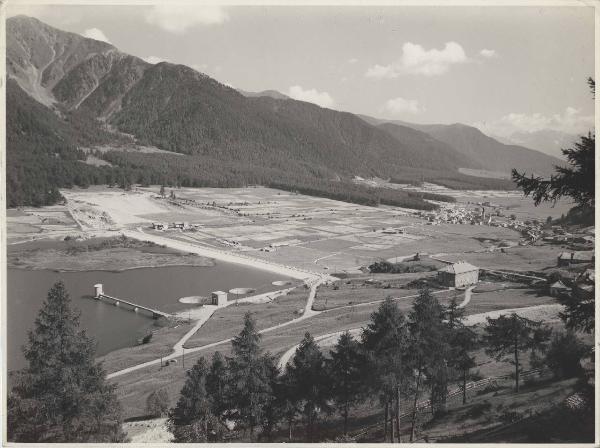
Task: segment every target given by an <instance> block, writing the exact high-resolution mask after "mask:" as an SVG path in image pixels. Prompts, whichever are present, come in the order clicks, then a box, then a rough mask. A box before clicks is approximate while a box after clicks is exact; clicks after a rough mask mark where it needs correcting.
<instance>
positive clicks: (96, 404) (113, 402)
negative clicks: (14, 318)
mask: <svg viewBox="0 0 600 448" xmlns="http://www.w3.org/2000/svg"><path fill="white" fill-rule="evenodd" d="M95 351H96V348H95V343H94V342H93V340H92V339H90V338H88V337H87V335H86V334H85V332H84V331H80V330H79V314H78V313H77V312H75V311H74V310H73V309H72V308H71V299H70V298H69V294H68V293H67V291H66V289H65V285H64V283H63V282H57V283H56V284H54V286H53V287H52V288H51V289H50V291H49V292H48V297H47V299H46V301H45V302H44V304H43V305H42V308H41V309H40V311H39V314H38V316H37V318H36V320H35V325H34V329H33V330H32V331H30V332H29V341H28V343H27V345H26V346H25V347H24V354H25V359H26V360H27V363H28V365H27V367H25V368H24V369H23V370H21V371H20V372H18V374H17V376H16V384H15V386H14V388H13V390H12V391H11V393H10V395H9V398H8V422H7V429H8V439H9V440H11V441H14V442H37V443H49V442H80V443H83V442H105V443H109V442H111V443H116V442H123V441H125V440H126V437H125V434H124V433H123V430H122V426H121V425H122V418H121V408H120V405H119V403H118V402H117V398H116V395H115V392H114V390H115V386H113V385H111V384H108V383H107V382H106V377H105V373H104V370H103V369H102V367H101V365H100V364H98V363H96V362H95V360H94V357H95Z"/></svg>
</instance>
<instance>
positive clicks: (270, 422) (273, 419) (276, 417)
mask: <svg viewBox="0 0 600 448" xmlns="http://www.w3.org/2000/svg"><path fill="white" fill-rule="evenodd" d="M262 361H263V363H264V369H265V374H266V377H267V382H268V385H269V391H270V393H269V395H268V396H267V399H266V401H265V404H264V407H263V419H262V421H261V422H260V425H261V429H262V433H261V438H262V439H264V440H266V441H270V440H271V435H272V432H273V429H274V428H275V426H276V425H277V423H278V422H279V421H280V420H281V418H282V415H281V414H280V408H279V402H278V399H277V387H278V384H279V367H277V361H276V358H275V357H274V356H271V355H270V354H269V353H267V354H265V355H263V357H262Z"/></svg>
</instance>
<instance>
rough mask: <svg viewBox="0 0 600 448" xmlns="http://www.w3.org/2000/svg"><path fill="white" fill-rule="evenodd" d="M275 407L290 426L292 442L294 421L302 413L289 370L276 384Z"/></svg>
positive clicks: (289, 433) (290, 439)
mask: <svg viewBox="0 0 600 448" xmlns="http://www.w3.org/2000/svg"><path fill="white" fill-rule="evenodd" d="M274 392H275V398H276V402H275V405H276V407H277V409H278V410H279V412H280V413H281V415H282V417H283V418H285V420H286V422H287V425H288V440H289V441H290V442H291V441H292V428H293V425H294V419H295V418H296V415H297V414H298V413H299V412H300V400H299V399H298V397H296V390H295V388H294V383H293V378H292V377H291V376H290V372H289V370H286V371H285V372H284V373H283V374H282V375H281V376H280V377H279V378H278V381H277V382H276V383H275V387H274Z"/></svg>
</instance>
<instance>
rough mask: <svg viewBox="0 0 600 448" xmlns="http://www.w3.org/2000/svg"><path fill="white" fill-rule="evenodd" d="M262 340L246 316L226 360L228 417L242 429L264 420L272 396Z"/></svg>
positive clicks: (249, 318) (251, 431) (248, 315)
mask: <svg viewBox="0 0 600 448" xmlns="http://www.w3.org/2000/svg"><path fill="white" fill-rule="evenodd" d="M260 339H261V336H260V334H259V333H258V331H257V330H256V323H255V321H254V319H253V318H252V315H251V314H250V313H249V312H248V313H246V315H245V316H244V328H243V329H242V331H241V332H240V334H239V335H238V336H236V337H235V338H233V340H232V342H231V347H232V354H233V356H232V357H231V358H229V359H228V370H229V388H228V389H229V397H228V403H229V406H228V407H229V409H230V410H232V412H231V415H230V417H231V418H232V419H233V420H235V421H236V422H237V423H238V424H239V425H240V426H241V427H243V428H249V429H250V434H251V436H253V435H254V429H255V428H256V426H258V425H259V424H260V422H262V421H263V419H264V416H265V415H264V413H265V406H266V405H267V403H268V402H269V400H270V397H271V395H272V390H271V384H270V380H269V376H268V372H267V371H266V368H265V366H266V365H265V361H264V359H263V356H262V353H261V352H262V351H261V348H260Z"/></svg>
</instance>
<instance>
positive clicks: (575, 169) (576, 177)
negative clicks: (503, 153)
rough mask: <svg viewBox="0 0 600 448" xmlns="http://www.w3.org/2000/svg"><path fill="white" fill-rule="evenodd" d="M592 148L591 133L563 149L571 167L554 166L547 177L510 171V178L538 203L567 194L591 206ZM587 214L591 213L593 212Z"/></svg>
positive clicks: (580, 205)
mask: <svg viewBox="0 0 600 448" xmlns="http://www.w3.org/2000/svg"><path fill="white" fill-rule="evenodd" d="M588 85H589V86H590V90H591V91H592V95H594V94H595V93H596V84H595V82H594V80H593V79H592V78H588ZM595 148H596V137H595V135H594V134H592V133H591V132H589V133H588V135H587V136H585V135H583V136H581V137H580V141H579V142H577V143H575V147H574V148H569V149H563V150H562V153H563V155H564V156H565V157H566V158H567V162H568V163H569V165H570V166H567V167H561V166H557V167H555V171H556V173H555V174H554V175H552V176H550V178H549V179H543V178H541V177H536V176H534V175H533V174H532V175H531V176H530V177H528V176H527V175H526V174H525V173H519V172H518V171H517V170H516V169H513V170H512V178H513V181H514V182H515V183H516V184H517V186H518V187H519V188H521V189H522V190H523V193H524V194H525V196H529V195H531V196H532V197H533V200H534V201H535V205H538V204H540V202H546V201H550V202H556V201H557V200H558V199H560V198H562V197H565V196H566V197H569V198H571V199H572V200H573V201H574V202H575V203H577V206H578V208H579V209H592V211H593V209H594V207H595V178H596V176H595V164H594V159H595ZM590 216H592V217H593V216H594V214H593V212H592V213H591V214H590Z"/></svg>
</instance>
